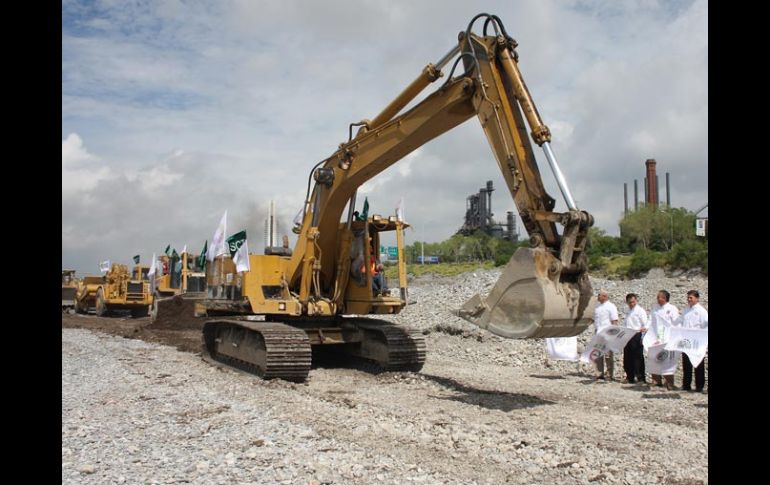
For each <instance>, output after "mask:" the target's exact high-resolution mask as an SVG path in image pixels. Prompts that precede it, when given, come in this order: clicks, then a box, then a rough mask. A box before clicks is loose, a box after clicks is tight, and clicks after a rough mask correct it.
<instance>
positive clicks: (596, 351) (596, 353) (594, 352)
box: [588, 349, 604, 360]
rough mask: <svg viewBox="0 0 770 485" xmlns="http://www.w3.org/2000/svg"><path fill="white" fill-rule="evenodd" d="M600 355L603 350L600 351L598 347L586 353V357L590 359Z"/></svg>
mask: <svg viewBox="0 0 770 485" xmlns="http://www.w3.org/2000/svg"><path fill="white" fill-rule="evenodd" d="M602 355H604V352H602V351H601V350H599V349H593V350H591V352H589V353H588V358H589V359H591V360H596V359H598V358H599V357H601V356H602Z"/></svg>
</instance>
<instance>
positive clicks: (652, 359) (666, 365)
mask: <svg viewBox="0 0 770 485" xmlns="http://www.w3.org/2000/svg"><path fill="white" fill-rule="evenodd" d="M665 347H666V344H658V345H653V346H652V347H650V348H648V349H647V362H646V365H645V368H646V369H647V372H649V373H650V374H657V375H660V376H670V375H673V374H674V372H676V363H677V362H679V354H680V353H681V352H677V351H675V350H666V349H665Z"/></svg>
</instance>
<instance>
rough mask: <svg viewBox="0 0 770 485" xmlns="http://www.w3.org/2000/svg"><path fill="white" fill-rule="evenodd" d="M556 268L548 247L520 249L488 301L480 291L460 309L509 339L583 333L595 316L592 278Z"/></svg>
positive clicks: (468, 317) (477, 323)
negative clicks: (547, 249) (546, 248)
mask: <svg viewBox="0 0 770 485" xmlns="http://www.w3.org/2000/svg"><path fill="white" fill-rule="evenodd" d="M558 268H560V265H559V260H558V259H557V258H555V257H554V256H553V255H551V254H550V253H549V252H548V251H546V250H545V249H540V248H534V249H532V248H519V249H517V250H516V252H515V253H514V254H513V257H511V260H510V261H509V262H508V264H507V265H506V266H505V268H504V269H503V273H502V275H501V276H500V279H499V280H498V281H497V283H496V284H495V286H494V288H492V291H491V292H490V293H489V296H487V298H486V300H483V299H482V297H481V295H479V294H476V295H474V296H473V297H472V298H471V299H470V300H468V301H467V302H466V303H465V305H463V306H462V308H460V310H459V312H458V314H459V316H460V317H462V318H464V319H465V320H467V321H469V322H471V323H473V324H475V325H478V326H479V327H481V328H485V329H487V330H489V331H490V332H492V333H494V334H495V335H499V336H500V337H505V338H518V339H523V338H545V337H573V336H575V335H579V334H580V333H582V332H583V331H584V330H585V329H586V328H587V327H588V325H589V324H590V323H591V319H592V317H593V311H594V305H595V304H596V303H595V301H594V299H593V298H592V297H593V294H592V290H591V283H590V282H589V280H588V275H587V273H585V272H583V273H582V274H580V275H562V274H561V272H560V271H558ZM554 269H555V270H556V271H554Z"/></svg>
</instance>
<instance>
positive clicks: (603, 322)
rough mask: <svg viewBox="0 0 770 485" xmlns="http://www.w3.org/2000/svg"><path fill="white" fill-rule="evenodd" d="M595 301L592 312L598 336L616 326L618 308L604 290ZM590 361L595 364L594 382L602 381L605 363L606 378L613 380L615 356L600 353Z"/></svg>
mask: <svg viewBox="0 0 770 485" xmlns="http://www.w3.org/2000/svg"><path fill="white" fill-rule="evenodd" d="M596 299H597V300H599V304H598V305H596V309H595V310H594V329H595V330H596V335H599V332H601V331H602V330H603V329H604V328H606V327H609V326H610V325H617V324H618V308H617V307H616V306H615V304H614V303H612V302H611V301H610V296H609V295H608V294H607V292H606V291H604V290H599V293H598V294H597V295H596ZM621 348H622V347H621ZM591 360H593V361H594V363H595V364H596V371H597V372H598V373H599V375H597V376H596V380H599V379H602V380H603V379H604V378H605V376H604V363H605V361H606V362H607V378H608V379H609V380H611V381H612V380H614V376H613V374H614V371H615V356H614V354H613V353H612V351H606V352H602V353H601V355H596V359H591Z"/></svg>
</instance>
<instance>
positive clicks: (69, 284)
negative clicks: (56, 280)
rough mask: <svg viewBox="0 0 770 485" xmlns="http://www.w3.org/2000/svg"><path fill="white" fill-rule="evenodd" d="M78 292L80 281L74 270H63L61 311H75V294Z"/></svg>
mask: <svg viewBox="0 0 770 485" xmlns="http://www.w3.org/2000/svg"><path fill="white" fill-rule="evenodd" d="M77 291H78V280H77V278H75V270H74V269H63V270H61V311H63V312H73V311H74V310H75V293H77Z"/></svg>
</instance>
